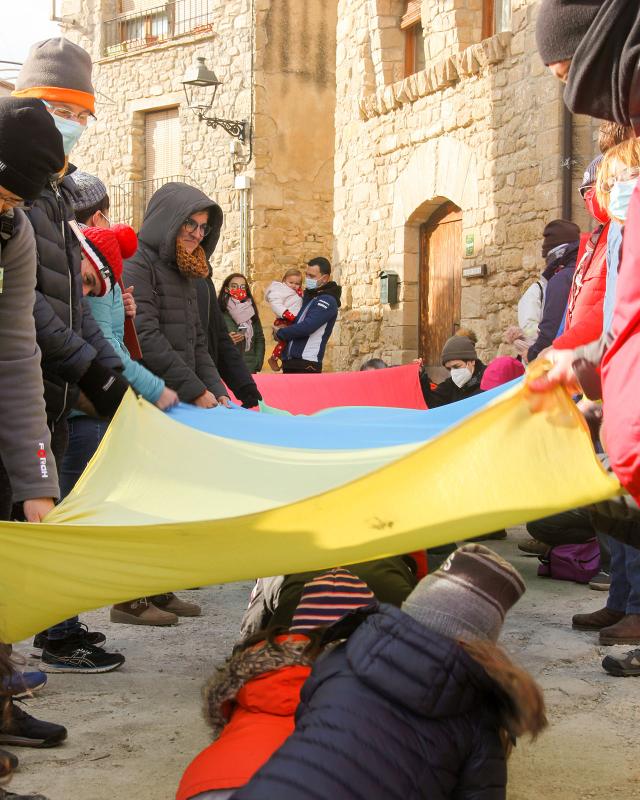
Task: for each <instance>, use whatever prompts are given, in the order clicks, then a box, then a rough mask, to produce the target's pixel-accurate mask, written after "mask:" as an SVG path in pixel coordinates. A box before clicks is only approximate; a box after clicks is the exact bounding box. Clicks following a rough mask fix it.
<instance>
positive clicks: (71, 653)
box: [39, 636, 124, 673]
mask: <svg viewBox="0 0 640 800" xmlns="http://www.w3.org/2000/svg"><path fill="white" fill-rule="evenodd" d="M123 664H124V656H123V655H121V654H120V653H107V652H106V650H103V649H102V648H101V647H95V646H94V645H92V644H87V641H86V639H84V638H83V637H78V636H67V638H66V639H60V640H59V641H57V640H54V641H52V640H48V641H47V645H46V647H45V648H44V650H43V651H42V660H41V661H40V664H39V667H40V669H41V670H43V671H44V672H80V673H93V672H113V670H114V669H118V667H121V666H122V665H123Z"/></svg>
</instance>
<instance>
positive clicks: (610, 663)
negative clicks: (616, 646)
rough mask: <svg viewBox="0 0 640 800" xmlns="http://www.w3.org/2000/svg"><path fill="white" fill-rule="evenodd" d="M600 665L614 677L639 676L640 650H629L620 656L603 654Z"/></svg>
mask: <svg viewBox="0 0 640 800" xmlns="http://www.w3.org/2000/svg"><path fill="white" fill-rule="evenodd" d="M602 666H603V667H604V669H605V670H606V671H607V672H608V673H609V675H615V676H616V678H637V677H640V650H629V651H628V652H627V653H625V654H624V655H621V656H617V657H616V656H605V658H604V660H603V662H602Z"/></svg>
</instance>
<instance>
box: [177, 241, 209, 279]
mask: <svg viewBox="0 0 640 800" xmlns="http://www.w3.org/2000/svg"><path fill="white" fill-rule="evenodd" d="M176 264H177V265H178V269H179V270H180V272H181V273H182V274H183V275H184V276H185V278H207V277H208V276H209V262H208V261H207V257H206V255H205V253H204V250H203V249H202V247H200V245H198V246H197V247H196V249H195V250H194V251H193V253H188V252H187V250H186V249H185V248H184V247H183V245H181V244H180V242H176Z"/></svg>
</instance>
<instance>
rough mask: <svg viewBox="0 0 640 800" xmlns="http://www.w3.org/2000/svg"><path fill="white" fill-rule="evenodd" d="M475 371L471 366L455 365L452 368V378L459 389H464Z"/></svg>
mask: <svg viewBox="0 0 640 800" xmlns="http://www.w3.org/2000/svg"><path fill="white" fill-rule="evenodd" d="M472 376H473V373H472V372H471V370H470V369H469V367H454V368H453V369H452V370H451V380H452V381H453V382H454V383H455V385H456V386H457V387H458V389H462V387H463V386H464V385H465V383H469V381H470V380H471V378H472Z"/></svg>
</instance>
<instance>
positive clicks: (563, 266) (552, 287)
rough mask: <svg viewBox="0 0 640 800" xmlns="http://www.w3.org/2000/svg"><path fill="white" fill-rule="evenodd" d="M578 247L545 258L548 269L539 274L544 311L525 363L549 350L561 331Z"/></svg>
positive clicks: (571, 245)
mask: <svg viewBox="0 0 640 800" xmlns="http://www.w3.org/2000/svg"><path fill="white" fill-rule="evenodd" d="M579 245H580V242H579V241H575V242H569V243H568V244H567V245H565V248H564V250H562V252H560V253H559V254H557V253H556V252H555V251H556V250H557V248H554V250H552V251H551V254H550V255H549V256H548V258H547V266H546V268H545V270H544V272H543V273H542V277H543V278H546V279H547V288H546V290H545V294H544V309H543V311H542V319H541V320H540V325H538V338H537V339H536V340H535V342H534V343H533V344H532V345H531V347H530V348H529V350H528V352H527V361H533V360H534V359H535V358H537V357H538V354H539V353H541V352H542V350H544V349H545V348H547V347H549V346H550V345H551V344H552V342H553V340H554V339H555V337H556V336H557V334H558V331H559V330H560V325H561V324H562V319H563V317H564V312H565V311H566V308H567V300H568V299H569V290H570V289H571V282H572V280H573V273H574V270H575V268H576V257H577V255H578V247H579Z"/></svg>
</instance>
